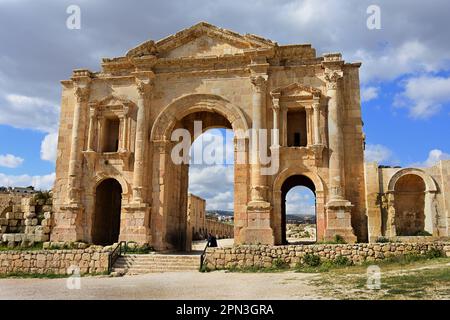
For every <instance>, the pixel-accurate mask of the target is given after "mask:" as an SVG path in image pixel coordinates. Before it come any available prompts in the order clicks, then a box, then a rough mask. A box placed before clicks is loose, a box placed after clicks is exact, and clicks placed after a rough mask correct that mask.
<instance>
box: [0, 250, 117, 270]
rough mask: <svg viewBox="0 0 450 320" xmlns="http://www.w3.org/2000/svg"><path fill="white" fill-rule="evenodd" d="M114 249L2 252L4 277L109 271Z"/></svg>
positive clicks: (0, 260) (1, 260)
mask: <svg viewBox="0 0 450 320" xmlns="http://www.w3.org/2000/svg"><path fill="white" fill-rule="evenodd" d="M110 252H111V248H110V247H101V246H91V247H89V248H86V249H70V250H30V251H12V250H8V251H0V274H8V273H28V274H71V273H72V272H74V271H75V272H77V270H78V272H79V273H80V274H88V273H90V274H92V273H104V272H107V271H108V267H109V255H110Z"/></svg>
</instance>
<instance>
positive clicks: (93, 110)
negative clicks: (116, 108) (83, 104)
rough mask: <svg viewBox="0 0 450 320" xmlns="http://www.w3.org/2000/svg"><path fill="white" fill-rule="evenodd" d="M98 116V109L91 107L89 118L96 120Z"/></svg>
mask: <svg viewBox="0 0 450 320" xmlns="http://www.w3.org/2000/svg"><path fill="white" fill-rule="evenodd" d="M97 115H98V109H97V108H96V107H95V106H93V105H91V106H90V107H89V118H91V119H95V118H96V117H97Z"/></svg>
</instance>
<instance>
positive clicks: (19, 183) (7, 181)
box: [0, 173, 55, 190]
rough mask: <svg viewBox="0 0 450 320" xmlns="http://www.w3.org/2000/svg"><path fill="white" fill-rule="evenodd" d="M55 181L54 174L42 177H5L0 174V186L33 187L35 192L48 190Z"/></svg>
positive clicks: (25, 175)
mask: <svg viewBox="0 0 450 320" xmlns="http://www.w3.org/2000/svg"><path fill="white" fill-rule="evenodd" d="M54 181H55V173H51V174H47V175H43V176H30V175H27V174H24V175H16V176H15V175H5V174H3V173H0V186H6V187H27V186H33V187H34V188H35V189H37V190H50V189H51V188H52V187H53V182H54Z"/></svg>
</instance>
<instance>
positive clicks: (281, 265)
mask: <svg viewBox="0 0 450 320" xmlns="http://www.w3.org/2000/svg"><path fill="white" fill-rule="evenodd" d="M272 268H275V269H287V268H289V265H288V264H287V263H286V261H284V260H282V259H280V258H277V259H275V260H273V261H272Z"/></svg>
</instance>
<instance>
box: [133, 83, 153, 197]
mask: <svg viewBox="0 0 450 320" xmlns="http://www.w3.org/2000/svg"><path fill="white" fill-rule="evenodd" d="M151 87H152V84H151V81H150V80H148V81H143V80H139V81H137V90H138V93H139V98H138V102H137V107H138V111H137V123H136V140H135V151H134V172H133V201H134V202H142V189H143V179H144V155H145V145H146V142H147V141H146V140H147V139H146V137H147V131H148V128H147V121H146V110H145V101H146V98H147V97H148V96H149V94H150V90H151Z"/></svg>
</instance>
